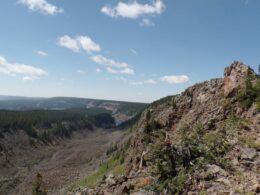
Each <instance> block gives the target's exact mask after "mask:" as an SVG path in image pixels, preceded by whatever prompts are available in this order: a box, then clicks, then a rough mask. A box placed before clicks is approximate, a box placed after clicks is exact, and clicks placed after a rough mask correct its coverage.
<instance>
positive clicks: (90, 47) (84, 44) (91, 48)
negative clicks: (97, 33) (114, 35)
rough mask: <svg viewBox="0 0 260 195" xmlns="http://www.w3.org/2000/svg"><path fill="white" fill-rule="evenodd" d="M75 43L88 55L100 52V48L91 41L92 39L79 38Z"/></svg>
mask: <svg viewBox="0 0 260 195" xmlns="http://www.w3.org/2000/svg"><path fill="white" fill-rule="evenodd" d="M77 41H78V43H79V45H80V46H81V48H82V49H83V50H85V51H86V52H87V53H89V54H90V53H91V52H97V51H101V48H100V46H99V45H98V44H96V43H95V42H94V41H92V39H91V38H89V37H87V36H79V37H78V38H77Z"/></svg>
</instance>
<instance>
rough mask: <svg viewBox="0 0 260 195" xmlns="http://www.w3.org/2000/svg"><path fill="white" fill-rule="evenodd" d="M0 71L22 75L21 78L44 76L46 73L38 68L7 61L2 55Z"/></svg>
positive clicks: (32, 78)
mask: <svg viewBox="0 0 260 195" xmlns="http://www.w3.org/2000/svg"><path fill="white" fill-rule="evenodd" d="M0 73H2V74H6V75H11V76H16V75H22V76H23V80H25V81H26V80H34V79H39V78H40V77H42V76H46V75H47V74H48V73H47V72H46V71H44V70H42V69H40V68H36V67H33V66H31V65H26V64H18V63H13V64H11V63H9V62H8V61H7V60H6V59H5V58H4V57H2V56H0Z"/></svg>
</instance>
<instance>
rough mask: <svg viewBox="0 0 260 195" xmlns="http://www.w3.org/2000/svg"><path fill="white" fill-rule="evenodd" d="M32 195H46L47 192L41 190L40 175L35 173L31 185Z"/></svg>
mask: <svg viewBox="0 0 260 195" xmlns="http://www.w3.org/2000/svg"><path fill="white" fill-rule="evenodd" d="M32 195H47V192H46V191H45V190H43V189H42V175H41V174H40V173H37V175H36V176H35V178H34V180H33V183H32Z"/></svg>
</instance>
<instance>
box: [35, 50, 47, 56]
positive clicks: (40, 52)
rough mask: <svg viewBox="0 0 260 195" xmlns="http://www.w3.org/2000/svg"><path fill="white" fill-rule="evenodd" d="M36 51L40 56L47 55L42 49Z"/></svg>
mask: <svg viewBox="0 0 260 195" xmlns="http://www.w3.org/2000/svg"><path fill="white" fill-rule="evenodd" d="M36 53H37V54H38V55H40V56H43V57H46V56H48V53H46V52H44V51H36Z"/></svg>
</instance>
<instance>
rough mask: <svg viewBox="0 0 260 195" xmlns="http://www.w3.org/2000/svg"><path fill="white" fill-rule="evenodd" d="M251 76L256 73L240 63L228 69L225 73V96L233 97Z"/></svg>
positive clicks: (235, 63)
mask: <svg viewBox="0 0 260 195" xmlns="http://www.w3.org/2000/svg"><path fill="white" fill-rule="evenodd" d="M250 74H255V73H254V71H253V70H252V69H251V68H249V67H248V66H246V65H244V64H243V63H241V62H238V61H235V62H234V63H233V64H232V65H231V66H230V67H227V68H226V69H225V71H224V76H225V77H224V96H225V97H231V96H233V95H234V93H235V92H236V91H237V90H238V89H239V88H240V87H241V86H242V85H243V83H244V81H245V79H246V77H247V76H248V75H250Z"/></svg>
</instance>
